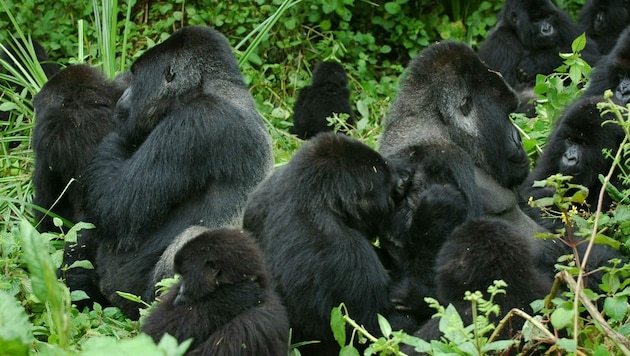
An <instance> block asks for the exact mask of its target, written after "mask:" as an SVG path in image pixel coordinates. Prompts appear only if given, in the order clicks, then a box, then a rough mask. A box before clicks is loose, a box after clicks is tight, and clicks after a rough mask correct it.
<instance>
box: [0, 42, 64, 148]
mask: <svg viewBox="0 0 630 356" xmlns="http://www.w3.org/2000/svg"><path fill="white" fill-rule="evenodd" d="M31 44H32V48H33V51H34V54H35V58H34V59H32V58H30V57H27V58H23V57H22V56H23V53H29V55H30V52H28V48H30V46H31ZM3 46H4V49H0V61H3V62H4V63H3V64H2V65H0V68H2V70H1V71H0V72H3V73H5V74H7V75H8V76H10V77H15V76H16V75H15V74H14V73H13V71H16V72H17V73H19V74H17V76H18V77H23V76H24V75H25V74H23V73H22V71H23V70H26V64H25V61H31V60H33V61H34V60H37V61H38V62H39V64H40V65H41V67H42V70H43V71H44V75H45V76H46V78H51V77H52V76H53V75H55V74H56V73H57V72H59V65H57V64H56V63H52V62H50V61H49V60H48V55H47V54H46V50H44V48H43V47H42V46H41V45H40V44H39V43H38V42H36V41H34V40H31V41H30V42H28V43H27V42H24V41H23V40H22V39H20V38H17V39H15V41H7V42H5V43H3ZM0 85H2V86H3V87H4V88H5V89H7V90H9V89H10V90H11V91H12V92H14V93H15V94H16V95H17V96H20V95H21V93H22V91H23V90H24V86H22V85H20V84H19V83H16V82H14V81H11V80H10V79H3V80H2V81H0ZM5 95H6V93H5ZM26 98H27V99H30V98H31V95H30V93H27V94H26ZM5 99H7V100H15V99H13V96H5ZM27 102H30V100H29V101H27ZM10 116H11V113H10V112H9V111H0V123H1V124H3V126H4V130H5V131H7V130H11V129H12V124H11V123H10V121H9V119H10ZM19 144H20V141H17V140H16V141H9V144H8V147H9V149H12V148H16V147H17V146H18V145H19Z"/></svg>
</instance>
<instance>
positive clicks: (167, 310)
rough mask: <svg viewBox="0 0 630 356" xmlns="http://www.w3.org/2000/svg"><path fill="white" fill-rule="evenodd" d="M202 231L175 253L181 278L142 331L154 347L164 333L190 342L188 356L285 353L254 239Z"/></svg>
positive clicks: (281, 318) (282, 316)
mask: <svg viewBox="0 0 630 356" xmlns="http://www.w3.org/2000/svg"><path fill="white" fill-rule="evenodd" d="M202 231H203V232H201V233H200V234H199V233H198V234H196V236H195V237H193V238H192V239H191V240H189V241H188V242H186V243H185V244H184V245H183V246H182V248H181V249H180V250H179V251H178V252H177V253H176V254H175V262H174V270H175V272H176V273H179V274H180V275H181V279H180V280H179V281H178V282H177V283H176V284H175V285H174V286H173V287H171V289H170V290H169V291H168V292H166V295H165V296H163V297H162V298H159V299H160V302H159V303H158V305H157V306H156V307H155V309H154V310H152V311H151V313H150V314H149V316H148V317H147V319H146V321H145V323H144V325H143V326H142V331H143V332H145V333H147V334H149V335H150V336H151V337H153V340H155V342H156V343H157V342H159V341H160V339H161V338H162V336H163V335H164V334H166V333H168V334H170V335H172V336H174V337H175V338H176V339H177V341H178V342H180V343H181V342H183V341H185V340H187V339H189V338H193V341H192V344H191V345H190V348H189V351H188V353H187V354H189V355H225V356H231V355H234V356H236V355H256V356H258V355H260V356H276V355H286V354H287V353H288V345H289V321H288V319H287V315H286V311H285V309H284V307H283V306H282V304H281V302H280V299H279V298H278V296H277V295H276V293H275V292H274V291H273V290H272V289H271V287H270V285H269V279H270V277H269V274H268V272H267V268H266V266H265V263H264V260H263V257H262V254H261V253H260V250H259V248H258V246H256V243H255V241H254V240H253V239H252V238H251V237H250V235H249V233H247V232H244V231H239V230H233V229H217V230H208V229H205V230H202Z"/></svg>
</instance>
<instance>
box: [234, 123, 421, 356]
mask: <svg viewBox="0 0 630 356" xmlns="http://www.w3.org/2000/svg"><path fill="white" fill-rule="evenodd" d="M395 190H396V177H395V175H394V172H393V171H392V168H391V167H390V166H389V165H388V163H386V162H385V160H384V159H383V158H382V157H381V155H380V154H378V153H377V152H376V151H374V150H373V149H371V148H370V147H368V146H366V145H365V144H363V143H361V142H359V141H357V140H355V139H352V138H349V137H347V136H345V135H338V134H333V133H321V134H319V135H317V136H315V137H314V138H313V139H312V140H310V141H309V142H308V143H306V144H305V145H304V146H302V148H301V149H300V150H298V152H296V153H295V155H294V156H293V157H292V159H291V160H290V161H289V162H288V163H287V164H286V165H284V166H282V167H280V168H278V169H277V170H276V171H275V172H274V173H273V175H272V176H271V177H270V178H269V179H267V180H266V181H265V182H263V183H262V184H261V185H260V186H259V187H258V188H257V189H256V191H255V192H254V193H253V194H252V195H251V197H250V200H249V202H248V205H247V209H246V211H245V217H244V227H245V228H246V229H248V230H250V231H252V232H253V235H254V236H255V238H256V239H257V241H258V242H259V244H260V246H261V247H262V250H263V253H264V255H265V257H266V259H267V262H268V266H269V267H270V269H271V275H272V278H273V284H274V286H275V288H276V290H277V291H278V293H279V294H280V296H281V297H282V298H283V300H284V303H285V305H286V307H287V311H288V314H289V320H290V323H291V327H292V328H293V339H292V341H293V342H300V341H310V340H320V341H321V343H319V344H315V345H312V346H304V347H301V348H300V351H301V353H302V354H303V355H305V354H311V355H323V354H338V353H339V346H338V344H337V342H336V341H334V339H333V335H332V331H331V329H330V311H331V309H332V308H333V307H336V306H338V305H339V304H340V303H341V302H344V303H346V305H347V307H348V310H349V312H350V315H351V316H352V318H354V319H355V320H356V321H357V322H358V323H359V324H361V325H364V326H365V327H366V328H367V329H368V330H369V331H370V332H373V333H377V334H378V333H379V327H378V323H377V317H376V314H377V313H381V314H383V315H384V316H385V317H387V318H389V321H390V322H391V323H392V325H393V327H394V329H400V328H406V329H407V330H412V329H413V328H414V325H415V323H414V322H413V320H410V319H408V318H407V317H406V316H405V315H402V314H399V313H396V312H395V311H394V310H393V307H392V305H391V304H390V302H389V301H388V286H389V283H390V278H389V276H388V274H387V271H386V270H385V268H384V267H383V265H382V264H381V262H380V261H379V258H378V256H377V253H376V251H375V250H374V247H373V246H372V245H371V244H370V242H371V241H373V240H374V239H375V238H376V237H377V236H379V235H380V234H381V232H382V231H383V225H384V223H385V222H386V221H387V218H388V216H389V215H390V214H391V212H392V209H393V200H392V194H393V193H394V192H395Z"/></svg>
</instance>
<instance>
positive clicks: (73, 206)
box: [33, 64, 124, 232]
mask: <svg viewBox="0 0 630 356" xmlns="http://www.w3.org/2000/svg"><path fill="white" fill-rule="evenodd" d="M123 90H124V88H120V87H117V86H116V84H114V83H113V82H109V81H108V80H107V78H106V77H105V75H104V74H103V73H102V72H101V71H100V70H98V69H96V68H92V67H90V66H89V65H87V64H80V65H74V66H70V67H67V68H65V69H64V70H63V71H61V72H59V73H58V74H57V75H55V76H53V77H52V78H51V79H50V80H49V81H48V82H47V83H46V84H45V85H44V86H43V87H42V89H41V90H40V91H39V93H37V94H36V95H35V98H34V100H33V106H34V107H35V118H36V120H37V121H36V123H35V129H34V130H33V151H34V153H35V168H34V171H33V186H34V188H35V196H34V198H33V202H34V203H35V204H36V205H38V206H40V207H42V208H44V209H50V211H51V212H53V213H55V214H57V215H59V216H61V217H63V218H66V219H69V220H70V221H72V222H78V221H79V220H80V219H81V218H83V214H84V213H83V188H82V182H81V175H82V174H83V172H84V170H85V169H86V167H87V165H88V163H89V162H90V160H91V159H92V156H93V155H94V152H95V151H96V148H97V147H98V145H99V144H100V143H101V141H102V140H103V138H104V137H105V136H106V135H107V134H109V133H110V132H111V131H112V130H113V129H114V107H115V106H116V102H117V101H118V98H119V97H120V96H121V95H122V92H123ZM72 178H74V179H76V180H77V182H75V183H73V184H71V185H70V186H69V187H68V190H67V191H66V193H65V194H63V196H62V192H63V190H64V189H65V188H66V185H67V184H68V183H69V182H70V180H71V179H72ZM58 198H59V201H58V202H57V203H56V204H54V203H55V201H56V200H57V199H58ZM34 215H35V217H36V218H37V220H38V221H41V223H40V224H39V225H38V230H39V231H42V232H43V231H54V230H56V228H55V226H54V225H53V222H52V217H50V216H47V215H44V214H43V213H42V212H40V211H39V210H36V211H34Z"/></svg>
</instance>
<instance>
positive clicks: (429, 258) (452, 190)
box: [380, 41, 555, 319]
mask: <svg viewBox="0 0 630 356" xmlns="http://www.w3.org/2000/svg"><path fill="white" fill-rule="evenodd" d="M517 105H518V100H517V97H516V95H515V93H514V91H513V90H512V89H511V88H510V86H509V85H508V84H507V83H506V82H505V81H504V80H503V78H502V77H501V75H500V74H499V73H498V72H495V71H493V70H490V69H489V68H488V67H487V66H486V65H485V64H484V63H483V62H482V61H481V60H480V59H479V58H478V57H477V55H476V54H475V53H474V52H473V51H472V49H470V48H469V47H467V46H466V45H464V44H461V43H455V42H448V41H447V42H442V43H438V44H435V45H432V46H430V47H428V48H426V49H425V50H423V52H422V53H421V54H420V55H419V56H418V57H416V58H415V59H413V60H412V61H411V62H410V64H409V66H408V68H407V70H406V72H405V73H404V76H403V78H402V79H401V81H400V90H399V93H398V97H397V98H396V99H395V100H394V102H393V103H392V106H391V108H390V112H389V115H388V117H387V118H386V119H385V123H384V131H383V134H382V136H381V141H380V152H381V153H382V154H383V155H384V156H385V157H386V159H388V160H389V161H392V162H396V166H397V167H399V168H398V170H399V174H400V175H401V176H404V177H406V179H405V180H404V184H403V185H402V190H403V192H402V199H400V200H399V202H398V203H397V205H396V212H395V215H394V217H393V219H392V220H391V223H390V227H389V229H388V230H387V232H386V233H385V235H384V236H383V237H384V238H383V239H381V243H382V245H383V246H384V247H385V248H386V250H387V251H388V252H389V254H390V255H392V257H393V261H394V266H393V270H394V272H393V275H394V277H393V279H394V280H395V282H396V283H395V284H394V285H393V287H392V292H391V298H392V300H393V301H394V302H395V304H396V306H397V307H398V308H400V309H404V310H411V312H413V313H414V315H416V316H417V317H418V318H419V319H426V318H428V317H429V316H430V315H431V314H432V312H431V310H429V309H428V307H427V306H426V305H424V301H423V297H425V296H434V295H435V291H436V287H437V286H436V281H435V279H434V273H433V270H434V262H435V256H436V255H437V253H438V251H439V249H440V247H441V246H442V244H443V243H444V239H445V237H446V236H448V234H449V233H450V232H451V231H452V230H453V229H454V228H455V227H456V226H458V225H460V224H462V223H464V222H465V221H468V220H471V219H475V218H478V217H480V216H485V215H490V216H496V217H500V218H501V219H503V220H505V221H507V222H508V223H509V224H511V225H514V226H518V228H519V229H520V231H521V232H522V233H523V234H524V235H526V236H530V235H533V233H534V232H537V231H541V230H543V228H542V227H540V226H539V225H538V224H536V222H535V221H533V220H532V219H531V218H529V217H528V216H526V215H525V214H524V213H523V212H522V211H521V210H520V209H519V207H518V201H517V199H516V194H514V193H513V192H512V191H511V189H514V188H515V187H518V185H519V184H520V183H521V182H522V181H523V179H525V177H526V176H527V173H528V171H529V159H528V158H527V154H526V153H525V150H524V148H523V146H522V143H521V140H520V136H519V134H518V132H517V130H516V128H515V127H514V126H513V124H512V122H511V121H510V119H509V114H510V113H511V112H513V111H514V110H515V109H516V107H517ZM400 167H402V168H400ZM554 261H555V260H554Z"/></svg>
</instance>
